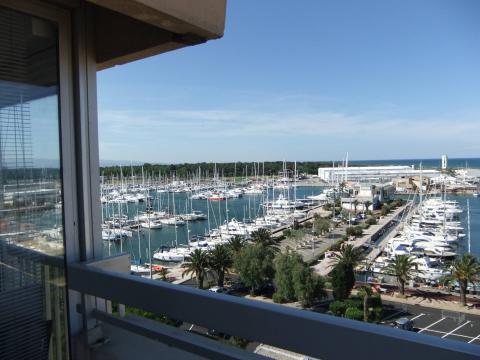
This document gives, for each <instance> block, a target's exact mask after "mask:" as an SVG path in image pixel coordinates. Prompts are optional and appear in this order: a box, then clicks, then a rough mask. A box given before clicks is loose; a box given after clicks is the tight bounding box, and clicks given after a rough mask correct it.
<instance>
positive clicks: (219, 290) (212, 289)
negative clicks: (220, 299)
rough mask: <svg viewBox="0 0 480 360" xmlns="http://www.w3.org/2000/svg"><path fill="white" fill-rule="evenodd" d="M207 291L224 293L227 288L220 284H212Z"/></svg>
mask: <svg viewBox="0 0 480 360" xmlns="http://www.w3.org/2000/svg"><path fill="white" fill-rule="evenodd" d="M208 291H212V292H214V293H218V294H224V293H227V289H226V288H224V287H221V286H214V287H211V288H210V289H208Z"/></svg>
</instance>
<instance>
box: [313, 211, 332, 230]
mask: <svg viewBox="0 0 480 360" xmlns="http://www.w3.org/2000/svg"><path fill="white" fill-rule="evenodd" d="M313 226H314V228H315V233H317V234H320V235H324V234H325V233H327V232H329V231H330V227H331V222H330V220H328V219H324V218H322V217H320V216H319V215H318V214H315V217H314V219H313Z"/></svg>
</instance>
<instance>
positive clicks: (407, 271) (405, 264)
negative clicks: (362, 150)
mask: <svg viewBox="0 0 480 360" xmlns="http://www.w3.org/2000/svg"><path fill="white" fill-rule="evenodd" d="M414 266H415V263H414V258H413V257H410V256H408V255H395V257H394V258H393V261H392V262H391V263H390V264H388V265H387V267H386V268H385V273H386V274H388V275H391V276H395V277H396V278H397V282H398V285H399V290H400V295H402V296H403V295H405V283H406V282H407V281H408V280H410V279H412V278H413V277H414V276H415V272H416V270H415V267H414ZM417 272H418V271H417Z"/></svg>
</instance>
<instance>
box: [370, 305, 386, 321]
mask: <svg viewBox="0 0 480 360" xmlns="http://www.w3.org/2000/svg"><path fill="white" fill-rule="evenodd" d="M382 318H383V308H382V307H381V306H375V307H373V308H370V309H369V313H368V321H369V322H380V321H381V320H382Z"/></svg>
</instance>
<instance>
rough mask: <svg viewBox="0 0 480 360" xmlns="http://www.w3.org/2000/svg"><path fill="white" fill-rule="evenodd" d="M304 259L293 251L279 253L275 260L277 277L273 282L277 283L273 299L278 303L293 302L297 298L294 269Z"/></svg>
mask: <svg viewBox="0 0 480 360" xmlns="http://www.w3.org/2000/svg"><path fill="white" fill-rule="evenodd" d="M301 261H302V259H301V257H300V255H298V254H296V253H293V252H290V251H288V252H286V253H284V254H279V255H277V257H276V258H275V260H274V267H275V277H274V279H273V283H274V285H275V293H274V294H273V300H274V301H275V302H278V303H284V302H292V301H295V300H296V296H295V286H294V283H293V276H292V275H293V269H294V268H295V266H296V265H297V263H298V262H301Z"/></svg>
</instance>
